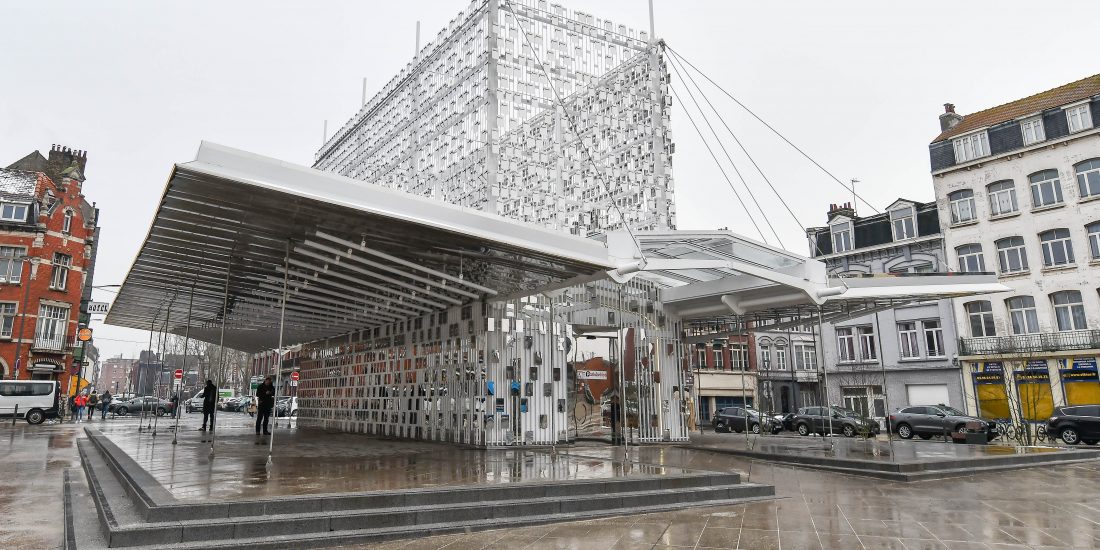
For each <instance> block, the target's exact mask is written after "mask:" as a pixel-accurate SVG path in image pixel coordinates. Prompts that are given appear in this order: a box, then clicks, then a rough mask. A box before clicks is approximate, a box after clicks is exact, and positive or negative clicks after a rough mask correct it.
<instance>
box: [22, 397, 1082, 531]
mask: <svg viewBox="0 0 1100 550" xmlns="http://www.w3.org/2000/svg"><path fill="white" fill-rule="evenodd" d="M162 420H163V419H162ZM198 422H199V417H198V415H185V417H184V418H183V420H182V422H181V423H182V426H183V427H184V430H181V434H180V438H181V443H182V446H180V445H177V446H176V450H175V452H174V453H173V452H172V445H171V436H172V434H171V433H170V432H168V431H162V430H163V424H161V427H160V428H159V429H158V435H157V438H156V439H157V441H156V443H155V444H151V443H149V442H148V440H149V439H152V438H151V437H149V436H147V435H142V436H141V437H140V438H139V437H137V434H136V427H137V421H136V420H135V419H117V420H115V421H108V422H106V423H103V422H101V421H95V422H93V423H91V425H92V426H93V427H97V428H103V431H104V432H105V433H108V434H110V437H111V438H112V439H113V440H115V441H117V442H119V444H120V446H121V447H122V448H123V449H125V450H127V452H130V453H136V454H137V455H138V456H142V453H143V452H144V453H148V455H147V456H148V457H150V458H148V459H147V460H149V461H151V463H152V464H156V465H158V467H164V468H169V469H168V470H165V471H161V472H160V473H159V474H157V475H158V477H162V476H164V475H169V474H170V475H172V476H176V477H175V478H174V479H173V480H171V481H170V483H171V484H176V485H177V486H178V488H179V490H180V492H181V494H184V493H186V492H187V491H191V493H190V494H191V496H193V497H203V498H214V499H216V498H221V496H225V495H228V494H230V493H232V491H229V490H228V489H223V488H229V487H236V488H235V489H234V490H235V491H237V493H236V494H240V493H241V492H244V491H253V492H252V493H251V494H254V495H260V494H267V493H265V491H267V490H270V489H264V486H265V484H270V486H279V487H282V488H284V489H285V488H288V487H297V488H300V489H302V490H308V491H309V492H329V490H331V488H334V487H341V486H342V487H364V486H370V484H377V483H379V482H378V481H367V482H364V481H363V479H364V478H366V479H370V478H377V479H378V480H383V479H384V480H386V481H385V483H391V484H394V486H395V487H396V486H411V485H416V486H423V485H431V484H437V485H447V484H462V483H469V482H473V481H479V482H480V481H488V482H497V483H500V482H511V481H524V480H534V479H540V478H545V477H547V476H552V475H558V473H556V470H554V469H553V468H552V467H549V466H546V464H548V463H550V461H549V459H546V461H545V462H544V461H543V458H542V457H547V456H549V453H548V451H541V450H540V451H527V452H523V453H520V454H519V455H518V456H520V457H521V460H519V461H518V463H520V464H524V465H525V467H523V468H520V469H519V470H518V471H515V472H514V471H513V470H510V469H508V468H503V469H501V470H499V473H498V471H497V470H496V469H495V468H496V466H495V465H496V464H497V463H498V462H499V461H494V460H493V459H491V458H489V456H488V455H490V454H491V453H482V452H480V451H472V450H459V449H453V448H449V447H444V446H440V445H433V444H418V443H406V442H397V441H379V440H374V439H369V438H366V437H364V436H355V435H341V434H315V433H308V434H307V433H303V434H299V435H297V436H294V437H291V436H288V435H287V434H286V433H285V432H286V430H285V429H280V431H279V432H277V435H276V442H277V443H278V442H280V441H286V442H288V443H289V442H292V441H293V442H295V445H294V448H296V450H295V451H294V453H296V454H294V455H293V458H292V454H291V453H290V448H291V447H290V446H287V447H285V448H281V449H282V450H281V452H284V453H285V454H284V455H283V457H282V459H286V461H287V462H290V463H291V464H288V465H287V466H286V468H285V471H284V470H281V469H280V468H282V467H281V466H277V465H276V464H277V463H278V462H279V460H282V459H280V458H279V457H276V460H275V461H273V466H274V469H273V470H272V471H271V472H270V473H267V474H259V473H258V470H255V469H254V470H250V468H255V466H254V465H253V464H254V462H255V458H256V455H255V453H256V450H257V448H258V446H256V445H254V444H253V443H252V441H253V436H252V435H251V433H250V427H249V425H248V422H249V419H248V417H247V415H232V414H225V415H222V422H223V423H222V428H221V429H219V432H218V433H219V434H223V433H224V434H225V436H224V439H222V437H223V436H221V435H219V443H218V444H217V445H218V452H217V454H216V456H215V460H214V461H213V463H212V464H210V463H208V462H203V458H202V456H201V455H202V453H201V452H200V448H201V447H202V441H201V438H202V437H203V434H202V433H201V432H196V431H195V428H196V427H197V426H198ZM85 425H87V424H77V425H72V424H66V425H61V426H58V425H53V426H50V425H42V426H28V425H26V424H25V423H22V422H20V423H17V425H16V426H15V427H14V428H13V427H11V426H10V424H8V423H2V424H0V513H3V514H4V518H5V521H4V522H0V547H2V548H5V549H9V548H19V549H22V548H28V549H31V548H33V549H38V548H51V547H58V546H59V545H60V541H61V521H60V518H61V514H62V506H61V472H62V471H63V469H64V468H67V467H75V466H77V465H78V459H77V454H76V449H75V442H76V439H77V438H78V437H80V436H82V435H83V434H82V433H81V430H82V429H83V427H84V426H85ZM223 430H224V431H223ZM721 435H723V436H726V437H727V438H728V437H730V436H731V434H721ZM280 437H282V439H280ZM734 437H737V436H734ZM740 437H742V438H743V436H740ZM235 439H236V440H237V441H236V442H235V441H234V440H235ZM705 440H706V437H704V438H703V439H702V440H701V441H705ZM192 441H198V444H197V445H196V444H194V443H192ZM819 441H820V440H819ZM127 444H128V445H130V447H131V448H132V450H131V449H127V447H126V445H127ZM206 445H209V442H207V443H206ZM424 445H427V447H425V446H424ZM914 445H923V446H928V447H927V448H923V447H922V448H920V449H917V451H919V452H926V451H927V452H937V451H935V449H933V447H934V446H936V445H937V444H936V443H933V442H915V443H914ZM938 445H939V446H945V445H944V444H943V443H942V442H941V443H939V444H938ZM952 447H959V446H952ZM188 449H190V450H188ZM206 449H207V450H208V447H206ZM259 449H260V454H261V455H263V457H264V460H265V461H266V453H264V452H263V448H259ZM364 449H370V451H369V452H367V451H365V450H364ZM630 451H631V452H630V456H629V457H627V455H626V454H625V453H624V451H623V450H622V449H613V448H608V447H605V446H601V445H591V446H587V445H581V446H577V447H574V448H570V449H565V450H563V452H562V455H561V456H560V457H559V463H566V464H571V465H573V466H572V470H567V472H566V473H567V474H568V475H590V472H599V471H600V468H606V467H607V466H606V465H607V464H620V465H622V466H621V467H620V468H621V471H622V472H625V473H626V474H627V475H652V474H654V473H659V472H665V471H667V472H674V471H678V470H681V469H688V470H709V471H735V472H740V473H742V474H743V475H744V476H745V477H746V481H751V482H754V483H763V484H769V485H774V486H775V487H776V493H777V495H778V496H779V497H780V499H778V500H775V501H769V502H759V503H752V504H744V505H734V506H722V507H710V508H696V509H690V510H683V511H676V512H664V513H655V514H645V515H633V516H623V517H616V518H608V519H602V520H594V521H581V522H572V523H560V524H553V525H544V526H536V527H524V528H515V529H505V530H498V531H485V532H478V533H471V534H462V535H446V536H439V537H427V538H420V539H412V540H402V541H393V542H388V543H384V544H378V545H366V546H359V547H355V548H363V549H365V548H407V549H420V548H429V549H437V548H447V549H448V550H462V549H469V548H478V549H480V548H510V549H511V548H533V549H539V548H579V549H589V548H591V549H612V548H618V549H634V548H650V549H653V548H656V549H665V548H676V547H683V548H776V549H779V548H784V549H804V548H806V549H815V548H844V549H864V548H867V549H870V548H897V549H925V548H927V549H943V548H951V549H954V548H966V549H986V548H1003V549H1007V548H1097V547H1100V499H1098V497H1097V490H1098V488H1100V461H1090V462H1081V463H1075V464H1064V465H1058V466H1049V467H1037V468H1028V469H1022V470H1015V471H1009V472H999V473H983V474H979V475H973V476H968V477H961V478H953V479H950V480H946V481H944V480H940V481H918V482H910V483H896V482H889V481H882V480H876V479H870V478H864V477H855V476H849V475H843V474H836V473H830V472H822V471H815V470H810V469H802V468H794V467H788V466H782V465H774V464H768V463H763V462H760V461H753V460H750V459H746V458H741V457H734V456H730V455H721V454H716V453H712V452H707V451H699V450H690V449H682V448H676V447H642V448H634V449H631V450H630ZM277 452H280V450H279V449H277ZM188 453H190V455H189V454H188ZM504 453H507V451H504ZM478 454H483V455H486V457H484V458H482V459H474V458H469V457H474V456H476V455H478ZM173 455H174V459H173V458H172V457H173ZM364 455H367V456H365V457H364ZM463 456H466V457H467V458H465V459H463V460H462V461H461V462H460V463H461V464H465V466H461V467H460V466H450V465H449V464H450V463H449V462H448V459H453V458H456V457H463ZM526 457H530V459H529V460H528V459H527V458H526ZM330 458H340V459H341V460H338V461H335V462H327V461H328V460H329V459H330ZM223 459H224V461H225V466H224V467H223V466H222V465H221V464H220V462H221V461H222V460H223ZM173 460H174V462H173ZM340 462H342V463H343V464H344V465H345V468H344V469H338V470H336V471H333V470H332V469H331V468H332V467H333V465H334V464H337V463H340ZM355 462H361V463H363V465H362V466H355V465H354V463H355ZM512 462H513V463H515V462H516V461H515V460H513V461H512ZM628 464H629V466H628ZM291 465H292V466H293V467H291ZM172 466H174V467H172ZM250 471H251V472H252V473H250ZM402 471H403V472H405V473H404V474H403V475H402V474H401V473H400V472H402ZM604 474H608V475H616V474H615V471H614V467H612V469H611V470H610V471H609V472H608V471H605V472H602V473H601V474H600V475H604ZM204 476H206V479H207V481H206V482H203V481H202V480H203V478H204ZM211 476H213V477H211ZM250 476H251V477H250ZM265 476H266V477H265ZM364 483H365V484H366V485H364ZM202 486H205V487H207V489H206V490H208V491H209V494H208V495H203V494H201V492H198V491H197V490H196V488H197V487H202ZM326 487H327V488H328V489H326ZM280 490H282V489H280ZM296 490H297V489H296ZM354 490H357V489H354ZM77 504H78V505H81V504H83V505H85V506H92V504H91V503H90V502H87V503H77ZM44 518H46V519H47V521H43V519H44Z"/></svg>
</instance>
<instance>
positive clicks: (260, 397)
mask: <svg viewBox="0 0 1100 550" xmlns="http://www.w3.org/2000/svg"><path fill="white" fill-rule="evenodd" d="M256 399H257V401H258V402H259V403H258V406H257V407H256V435H260V428H261V427H262V428H263V430H264V435H271V431H270V430H268V427H267V425H268V422H269V421H270V420H271V411H272V409H274V408H275V384H272V383H271V377H270V376H268V377H267V378H264V383H263V384H260V387H259V388H256ZM256 443H257V444H259V441H257V442H256Z"/></svg>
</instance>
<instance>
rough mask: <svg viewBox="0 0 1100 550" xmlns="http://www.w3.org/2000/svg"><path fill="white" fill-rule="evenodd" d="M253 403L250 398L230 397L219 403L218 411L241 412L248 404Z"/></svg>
mask: <svg viewBox="0 0 1100 550" xmlns="http://www.w3.org/2000/svg"><path fill="white" fill-rule="evenodd" d="M251 401H252V398H250V397H248V396H246V395H245V396H241V397H230V398H229V399H226V400H224V401H222V402H221V403H218V409H220V410H223V411H228V412H241V411H243V410H245V409H246V408H247V407H248V403H249V402H251Z"/></svg>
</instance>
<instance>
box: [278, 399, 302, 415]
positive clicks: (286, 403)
mask: <svg viewBox="0 0 1100 550" xmlns="http://www.w3.org/2000/svg"><path fill="white" fill-rule="evenodd" d="M288 407H289V409H290V413H289V416H290V417H292V418H293V417H296V416H298V398H297V397H280V398H279V400H278V402H276V403H275V416H276V417H279V416H287V415H288V413H287V408H288Z"/></svg>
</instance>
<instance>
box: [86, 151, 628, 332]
mask: <svg viewBox="0 0 1100 550" xmlns="http://www.w3.org/2000/svg"><path fill="white" fill-rule="evenodd" d="M612 267H614V266H613V265H611V264H609V263H608V257H607V254H606V248H605V246H604V244H603V243H600V242H597V241H592V240H588V239H583V238H580V237H575V236H572V235H568V234H565V233H562V232H559V231H552V230H549V229H544V228H541V227H537V226H533V225H528V224H524V223H520V222H515V221H512V220H508V219H505V218H502V217H499V216H495V215H490V214H485V213H482V212H478V211H475V210H472V209H466V208H461V207H457V206H453V205H449V204H446V203H443V202H441V201H438V200H433V199H429V198H423V197H418V196H415V195H412V194H409V193H404V192H401V191H396V190H391V189H387V188H384V187H381V186H376V185H372V184H369V183H364V182H361V181H358V180H354V179H351V178H346V177H343V176H339V175H336V174H332V173H329V172H323V171H319V170H315V169H312V168H307V167H304V166H297V165H293V164H289V163H286V162H282V161H279V160H276V159H272V158H268V157H263V156H260V155H255V154H252V153H248V152H245V151H240V150H236V149H232V148H228V147H224V146H221V145H215V144H211V143H203V144H202V146H201V147H200V149H199V153H198V157H197V158H196V160H195V161H193V162H187V163H182V164H177V165H175V167H174V168H173V170H172V173H171V175H170V177H169V179H168V183H167V185H166V187H165V190H164V195H163V197H162V199H161V203H160V206H159V208H158V209H157V212H156V215H155V216H154V218H153V221H152V224H151V227H150V229H149V233H148V235H147V236H146V238H145V242H144V244H143V245H142V247H141V249H140V250H139V252H138V254H137V257H136V258H135V260H134V263H133V266H132V267H131V269H130V272H129V274H128V275H127V277H126V280H125V282H124V283H123V285H122V288H121V289H120V291H119V294H118V296H117V298H116V299H115V301H114V303H113V304H112V306H111V309H110V311H109V313H108V315H107V319H106V322H107V323H108V324H111V325H118V326H126V327H131V328H136V329H143V330H150V329H152V330H164V329H165V328H167V330H168V331H169V332H172V333H177V334H184V333H185V332H187V326H188V320H190V336H191V337H192V338H196V339H199V340H203V341H207V342H215V343H216V342H218V341H219V339H220V337H221V333H220V330H221V326H222V321H223V313H222V312H223V302H224V304H225V311H226V314H225V316H224V322H225V344H226V345H227V346H229V347H232V348H235V349H239V350H243V351H250V352H254V351H260V350H264V349H271V348H274V347H277V345H278V341H279V324H280V319H281V313H282V308H281V307H280V304H281V296H282V289H283V280H284V277H285V278H286V280H287V281H288V289H289V290H288V299H287V303H286V311H285V321H286V329H285V335H284V339H283V344H284V346H289V345H293V344H297V343H302V342H308V341H312V340H316V339H318V338H324V337H329V336H335V335H339V334H343V333H346V332H349V331H351V330H357V329H363V328H370V327H372V326H378V325H383V324H388V323H392V322H395V321H399V320H402V319H406V318H410V317H415V316H420V315H424V314H427V313H430V312H434V311H439V310H445V309H448V308H451V307H454V306H457V305H461V304H465V303H469V302H471V301H477V300H481V299H485V298H491V297H493V296H496V295H504V294H514V293H518V292H524V291H528V290H537V289H539V288H543V287H546V286H550V285H554V284H557V283H560V282H561V281H565V280H574V279H578V278H584V277H591V276H592V274H594V273H597V274H602V273H603V272H604V271H605V270H607V269H609V268H612ZM192 295H193V302H191V300H192ZM189 303H190V309H191V313H190V315H188V309H189Z"/></svg>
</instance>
